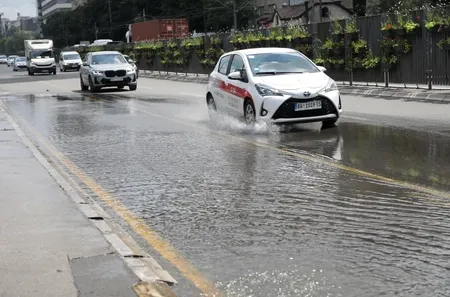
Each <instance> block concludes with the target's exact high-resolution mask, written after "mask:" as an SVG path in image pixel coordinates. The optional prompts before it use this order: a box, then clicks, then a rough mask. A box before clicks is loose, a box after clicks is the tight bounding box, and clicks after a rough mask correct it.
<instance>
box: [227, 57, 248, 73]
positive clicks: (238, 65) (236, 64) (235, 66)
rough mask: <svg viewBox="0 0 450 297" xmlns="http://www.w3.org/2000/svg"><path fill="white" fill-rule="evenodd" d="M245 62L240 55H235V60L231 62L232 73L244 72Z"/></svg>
mask: <svg viewBox="0 0 450 297" xmlns="http://www.w3.org/2000/svg"><path fill="white" fill-rule="evenodd" d="M244 69H245V68H244V60H243V59H242V57H241V56H239V55H233V60H232V61H231V67H230V73H233V72H236V71H241V70H244Z"/></svg>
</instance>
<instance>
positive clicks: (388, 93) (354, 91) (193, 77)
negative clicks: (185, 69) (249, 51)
mask: <svg viewBox="0 0 450 297" xmlns="http://www.w3.org/2000/svg"><path fill="white" fill-rule="evenodd" d="M140 72H142V73H140V77H145V78H151V79H163V80H172V81H181V82H190V83H199V84H207V83H208V81H209V77H208V75H206V74H194V73H174V72H152V71H148V70H140ZM339 86H340V87H339V90H340V92H341V94H344V95H353V96H364V97H375V98H382V99H403V100H405V101H419V102H429V103H441V104H450V91H444V90H442V91H437V90H434V91H428V90H420V89H414V90H412V89H410V90H408V89H404V88H393V87H390V88H386V87H374V86H367V87H364V86H349V85H348V84H339Z"/></svg>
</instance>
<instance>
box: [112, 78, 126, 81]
mask: <svg viewBox="0 0 450 297" xmlns="http://www.w3.org/2000/svg"><path fill="white" fill-rule="evenodd" d="M122 80H123V78H121V77H113V78H111V81H122Z"/></svg>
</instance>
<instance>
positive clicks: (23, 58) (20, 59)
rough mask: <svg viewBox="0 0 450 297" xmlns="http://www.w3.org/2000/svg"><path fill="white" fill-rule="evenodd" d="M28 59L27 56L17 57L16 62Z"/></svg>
mask: <svg viewBox="0 0 450 297" xmlns="http://www.w3.org/2000/svg"><path fill="white" fill-rule="evenodd" d="M26 60H27V59H25V57H19V58H16V62H25V61H26Z"/></svg>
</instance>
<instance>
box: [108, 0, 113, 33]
mask: <svg viewBox="0 0 450 297" xmlns="http://www.w3.org/2000/svg"><path fill="white" fill-rule="evenodd" d="M108 9H109V38H112V15H111V0H108Z"/></svg>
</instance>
